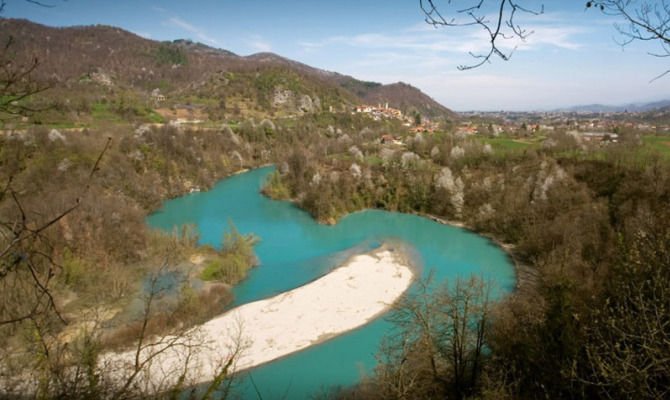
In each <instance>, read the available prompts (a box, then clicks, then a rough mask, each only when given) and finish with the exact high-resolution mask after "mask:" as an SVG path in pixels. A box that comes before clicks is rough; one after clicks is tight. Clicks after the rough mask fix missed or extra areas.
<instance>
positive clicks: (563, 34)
mask: <svg viewBox="0 0 670 400" xmlns="http://www.w3.org/2000/svg"><path fill="white" fill-rule="evenodd" d="M424 25H426V24H424ZM426 26H427V28H428V29H424V28H422V27H421V25H414V26H411V27H409V28H407V29H405V30H402V31H401V32H402V33H401V34H386V33H363V34H358V35H351V36H342V35H339V36H331V37H328V38H325V39H323V40H320V41H312V42H301V43H300V46H301V47H302V48H303V49H304V50H312V51H313V50H316V49H320V48H325V47H328V46H333V45H342V46H352V47H358V48H365V49H387V50H401V51H405V52H407V51H414V52H424V53H425V52H427V51H429V52H438V53H465V54H467V53H470V52H472V53H475V54H478V53H483V52H487V51H488V49H489V44H488V43H489V40H490V39H489V37H488V34H487V33H486V32H485V31H483V30H482V29H478V28H477V27H459V28H442V29H434V28H433V27H431V26H428V25H426ZM526 30H527V31H528V32H533V33H532V34H530V35H529V36H528V37H527V38H526V39H525V40H521V39H520V38H513V39H510V40H505V39H504V38H502V37H501V38H500V39H499V40H498V44H499V47H500V49H501V50H507V51H510V50H512V49H518V50H532V49H534V48H536V47H538V46H543V45H544V46H553V47H557V48H562V49H567V50H578V49H579V48H581V44H580V42H579V41H578V40H576V39H575V38H576V37H578V36H579V35H580V34H584V33H586V31H585V29H584V28H581V27H578V26H570V25H560V24H557V25H528V26H526Z"/></svg>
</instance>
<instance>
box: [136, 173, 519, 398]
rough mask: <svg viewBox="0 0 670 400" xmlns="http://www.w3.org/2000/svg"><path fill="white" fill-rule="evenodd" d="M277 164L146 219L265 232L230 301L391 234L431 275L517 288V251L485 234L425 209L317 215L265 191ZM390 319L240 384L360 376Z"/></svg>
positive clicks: (204, 232)
mask: <svg viewBox="0 0 670 400" xmlns="http://www.w3.org/2000/svg"><path fill="white" fill-rule="evenodd" d="M272 171H273V168H272V167H267V168H260V169H256V170H252V171H249V172H245V173H243V174H239V175H235V176H232V177H230V178H227V179H224V180H222V181H220V182H218V183H217V184H216V185H215V186H214V187H213V188H212V189H211V190H209V191H207V192H200V193H192V194H188V195H186V196H183V197H180V198H177V199H173V200H168V201H166V202H165V203H164V206H163V209H162V210H161V211H159V212H156V213H155V214H153V215H151V216H149V217H148V219H147V222H148V224H149V226H151V227H154V228H158V229H162V230H166V231H171V230H172V228H173V227H174V226H180V225H182V224H185V223H193V224H196V225H197V227H198V231H199V233H200V234H201V239H200V243H209V244H212V245H214V246H217V247H218V246H220V244H221V238H222V235H223V233H224V232H225V231H227V230H228V229H229V223H230V222H232V223H234V224H235V226H236V227H237V229H238V230H239V231H240V233H253V234H255V235H256V236H259V237H260V239H261V241H260V242H259V243H258V244H257V245H256V247H255V250H256V254H257V255H258V258H259V260H260V266H258V267H256V268H254V269H253V270H252V271H251V272H250V274H249V277H248V278H247V279H246V280H245V281H243V282H242V283H241V284H240V285H238V286H236V287H235V289H234V293H235V302H234V304H233V305H232V306H236V305H240V304H244V303H248V302H251V301H256V300H260V299H264V298H267V297H271V296H274V295H276V294H278V293H280V292H284V291H286V290H290V289H293V288H295V287H298V286H301V285H304V284H305V283H308V282H310V281H313V280H315V279H317V278H319V277H320V276H323V275H324V274H327V273H328V272H329V271H330V270H331V269H333V268H334V267H336V266H337V265H338V264H341V263H342V262H344V261H346V260H347V259H348V258H349V257H350V256H351V255H354V254H360V253H364V252H367V251H370V250H371V249H373V248H375V247H378V246H379V245H380V244H381V243H382V242H388V241H390V242H392V243H397V244H402V245H404V246H408V248H409V249H410V252H411V255H412V258H413V261H414V264H415V266H416V267H417V270H418V271H419V274H421V275H422V276H424V277H426V276H427V275H428V274H429V273H432V274H433V276H434V279H436V281H438V282H441V281H443V280H445V279H450V280H453V279H455V278H456V277H465V278H468V277H470V276H471V275H472V274H475V275H478V276H482V277H484V278H485V279H492V280H493V281H495V282H496V284H497V287H498V289H499V290H500V292H510V291H512V290H513V288H514V284H515V273H514V267H513V264H512V263H511V260H510V259H509V258H508V256H507V255H506V253H505V252H503V251H502V250H501V249H500V248H499V247H498V246H496V245H495V244H494V243H492V242H491V241H490V240H488V239H486V238H483V237H481V236H478V235H476V234H474V233H471V232H469V231H467V230H463V229H460V228H456V227H451V226H445V225H442V224H439V223H436V222H433V221H430V220H428V219H426V218H423V217H418V216H415V215H409V214H402V213H395V212H386V211H380V210H366V211H362V212H357V213H354V214H350V215H348V216H346V217H344V218H342V219H341V220H340V221H339V222H338V223H337V224H336V225H334V226H326V225H319V224H317V223H316V221H315V220H314V219H312V218H311V217H310V216H309V215H308V214H307V213H305V212H304V211H302V210H300V209H298V208H297V207H295V206H294V205H293V204H292V203H289V202H282V201H275V200H271V199H268V198H267V197H265V196H263V195H262V194H260V193H259V190H260V188H261V187H262V185H263V183H264V181H265V179H266V178H267V176H268V174H270V173H271V172H272ZM410 290H411V289H410ZM389 327H390V325H389V323H388V322H386V321H385V320H384V318H383V317H381V318H378V319H377V320H375V321H373V322H371V323H369V324H367V325H365V326H364V327H362V328H359V329H357V330H355V331H352V332H349V333H347V334H345V335H341V336H338V337H336V338H334V339H331V340H329V341H326V342H324V343H321V344H319V345H316V346H313V347H310V348H308V349H306V350H304V351H301V352H298V353H295V354H292V355H290V356H287V357H284V358H281V359H279V360H276V361H273V362H271V363H268V364H265V365H262V366H260V367H257V368H254V369H253V370H251V371H249V372H248V373H246V374H243V375H244V376H243V377H242V379H241V381H240V382H239V386H238V388H237V389H238V391H239V392H240V393H241V395H242V398H250V399H256V398H258V396H257V394H256V389H255V388H254V387H253V385H252V380H253V382H254V383H255V386H256V388H257V389H258V390H259V391H260V393H261V395H262V397H263V398H264V399H275V398H281V397H284V398H287V399H302V398H309V397H310V396H311V395H313V394H314V393H317V392H319V391H322V390H327V388H329V387H331V386H334V385H343V386H346V385H350V384H352V383H355V382H357V381H358V380H360V379H361V377H362V376H363V375H365V374H370V373H371V371H372V370H373V368H374V365H375V358H374V355H375V353H376V352H377V349H378V347H379V343H380V339H381V337H382V336H383V335H384V333H385V332H388V330H389ZM249 375H251V376H249Z"/></svg>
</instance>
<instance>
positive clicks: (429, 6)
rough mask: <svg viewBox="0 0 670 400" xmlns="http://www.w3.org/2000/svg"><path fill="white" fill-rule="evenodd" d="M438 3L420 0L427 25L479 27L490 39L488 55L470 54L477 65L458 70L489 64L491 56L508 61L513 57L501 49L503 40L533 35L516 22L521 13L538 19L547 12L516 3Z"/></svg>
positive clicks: (473, 0)
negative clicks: (537, 16)
mask: <svg viewBox="0 0 670 400" xmlns="http://www.w3.org/2000/svg"><path fill="white" fill-rule="evenodd" d="M437 3H438V1H437V0H419V6H420V7H421V10H422V11H423V13H424V15H425V20H426V22H427V23H428V24H430V25H433V26H434V27H440V26H443V27H465V26H477V27H480V28H481V29H482V30H483V31H484V32H485V33H486V35H487V36H488V42H489V43H488V44H489V48H488V51H485V52H483V53H475V52H470V55H471V56H472V57H474V58H475V62H474V63H473V64H469V65H459V66H458V69H459V70H467V69H473V68H477V67H479V66H481V65H483V64H484V63H487V62H489V61H490V59H491V57H492V56H494V55H495V56H498V57H500V58H501V59H503V60H505V61H507V60H509V59H510V57H512V53H513V52H514V49H513V50H510V51H506V50H504V49H502V48H501V40H511V39H520V40H522V41H523V40H526V38H527V37H528V36H529V35H531V34H532V33H533V32H532V31H528V30H526V29H524V28H522V27H521V26H520V25H519V24H517V23H516V22H515V19H516V17H517V14H518V13H527V14H531V15H539V14H542V13H543V12H544V6H543V5H542V6H540V7H539V9H534V8H531V7H526V6H524V5H523V4H521V2H519V1H516V0H496V1H486V0H466V1H451V0H448V1H447V2H446V5H444V4H441V5H443V6H445V7H444V8H442V7H440V5H438V4H437Z"/></svg>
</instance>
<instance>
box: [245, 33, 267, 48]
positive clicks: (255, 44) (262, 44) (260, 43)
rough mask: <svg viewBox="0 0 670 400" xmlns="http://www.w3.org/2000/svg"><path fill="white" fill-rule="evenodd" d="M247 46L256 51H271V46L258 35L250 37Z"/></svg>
mask: <svg viewBox="0 0 670 400" xmlns="http://www.w3.org/2000/svg"><path fill="white" fill-rule="evenodd" d="M247 44H248V45H249V46H251V47H252V48H253V49H254V50H256V51H270V50H272V45H271V44H270V42H268V41H267V40H265V39H263V37H262V36H260V35H251V38H250V39H249V40H248V41H247Z"/></svg>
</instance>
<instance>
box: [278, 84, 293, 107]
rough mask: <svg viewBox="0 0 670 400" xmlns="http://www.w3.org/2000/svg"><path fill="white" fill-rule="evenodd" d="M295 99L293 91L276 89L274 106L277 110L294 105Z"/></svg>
mask: <svg viewBox="0 0 670 400" xmlns="http://www.w3.org/2000/svg"><path fill="white" fill-rule="evenodd" d="M294 99H295V93H293V91H292V90H288V89H284V88H282V87H279V86H277V87H275V93H274V96H273V97H272V106H273V107H276V108H280V107H284V106H286V105H288V104H290V103H292V102H293V101H294Z"/></svg>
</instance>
